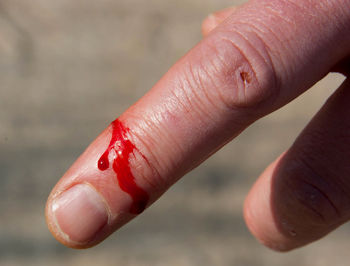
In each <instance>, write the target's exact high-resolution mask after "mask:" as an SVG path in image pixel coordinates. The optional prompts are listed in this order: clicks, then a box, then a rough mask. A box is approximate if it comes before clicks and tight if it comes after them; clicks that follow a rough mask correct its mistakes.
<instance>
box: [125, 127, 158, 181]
mask: <svg viewBox="0 0 350 266" xmlns="http://www.w3.org/2000/svg"><path fill="white" fill-rule="evenodd" d="M144 122H146V126H147V127H149V128H152V132H153V133H154V132H155V131H154V128H155V127H150V126H151V125H150V124H147V123H149V122H148V121H144ZM138 129H139V130H140V131H142V132H143V134H140V135H139V133H137V132H136V131H135V130H132V128H131V129H130V132H131V133H132V136H131V137H130V138H131V139H133V138H135V139H137V140H138V141H139V142H140V143H141V144H142V148H143V149H139V147H137V149H139V150H140V153H141V154H145V152H143V153H142V152H141V151H142V150H146V153H147V155H148V156H147V159H146V160H145V163H146V165H147V166H148V167H149V169H150V171H151V172H152V173H154V172H155V174H156V176H154V175H153V177H154V178H155V180H156V181H157V182H161V184H160V185H159V184H155V182H152V181H150V178H149V177H147V175H146V174H141V176H142V177H143V179H144V180H146V181H147V183H148V184H150V185H151V186H152V187H153V188H158V187H159V186H164V184H165V181H164V180H165V178H162V175H161V174H160V172H159V170H158V167H159V168H160V165H162V164H161V163H160V162H159V159H158V158H157V157H156V156H155V154H154V153H153V149H151V148H150V146H154V145H151V144H148V143H147V141H145V137H141V135H143V136H147V139H148V140H151V139H152V138H151V136H150V135H149V134H147V132H146V131H147V130H145V128H144V127H138ZM151 142H153V143H156V142H155V141H154V140H153V139H152V140H151ZM149 155H150V156H151V158H150V156H149ZM156 165H158V167H156ZM163 165H164V164H163ZM141 168H142V167H141ZM153 177H152V178H153Z"/></svg>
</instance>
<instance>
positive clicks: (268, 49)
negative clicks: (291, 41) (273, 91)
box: [234, 21, 291, 88]
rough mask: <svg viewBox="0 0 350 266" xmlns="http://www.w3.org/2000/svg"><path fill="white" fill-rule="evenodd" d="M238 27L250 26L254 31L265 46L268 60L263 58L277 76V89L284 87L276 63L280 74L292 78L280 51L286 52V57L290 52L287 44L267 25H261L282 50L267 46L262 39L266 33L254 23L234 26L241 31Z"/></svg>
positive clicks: (241, 23)
mask: <svg viewBox="0 0 350 266" xmlns="http://www.w3.org/2000/svg"><path fill="white" fill-rule="evenodd" d="M238 25H244V26H248V27H250V28H252V29H254V31H253V32H254V33H255V36H256V38H258V39H259V40H260V42H261V43H262V44H263V45H262V46H263V49H264V52H265V54H266V55H267V58H265V57H263V58H264V60H265V62H266V64H267V65H270V66H271V68H272V71H273V73H274V76H275V84H276V87H277V88H280V87H282V85H281V84H282V82H281V80H282V78H279V77H278V75H277V71H276V65H275V63H276V62H279V66H278V68H281V71H280V73H283V74H285V75H287V76H291V74H290V73H289V71H287V67H286V64H285V62H284V60H281V59H283V56H282V54H281V52H280V50H283V51H284V52H283V54H284V55H285V54H286V51H287V50H288V49H287V48H286V46H285V43H284V42H282V40H281V39H280V38H279V37H278V34H276V33H275V32H274V31H272V30H271V28H268V27H266V26H265V25H263V24H261V25H263V26H264V27H265V28H266V32H269V34H271V35H272V36H273V37H274V38H275V41H273V43H276V40H277V42H278V44H279V48H280V49H275V50H272V49H271V46H270V45H267V44H266V43H265V41H264V40H263V37H262V36H264V32H263V31H262V30H261V29H260V28H259V27H257V26H256V25H254V23H249V22H243V21H242V22H240V23H239V24H237V25H235V26H234V27H236V31H239V29H238V28H239V27H237V26H238ZM241 34H242V36H244V34H243V33H241ZM265 38H266V37H265ZM276 53H277V55H275V56H273V57H272V56H271V55H274V54H276ZM272 58H278V59H279V60H277V59H275V60H273V59H272ZM283 79H284V80H288V78H286V77H285V76H284V78H283ZM289 79H290V78H289Z"/></svg>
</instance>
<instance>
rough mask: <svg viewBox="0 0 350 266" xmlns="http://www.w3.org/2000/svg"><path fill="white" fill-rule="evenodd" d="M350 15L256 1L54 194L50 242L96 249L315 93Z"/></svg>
mask: <svg viewBox="0 0 350 266" xmlns="http://www.w3.org/2000/svg"><path fill="white" fill-rule="evenodd" d="M349 10H350V8H349V2H348V1H345V0H344V1H335V0H333V1H329V0H327V1H326V0H323V1H320V0H304V1H298V6H296V4H295V3H292V2H291V1H283V0H269V1H267V0H262V1H251V2H249V3H248V4H246V5H245V6H243V7H242V8H240V9H239V10H237V12H235V13H234V14H233V15H232V16H230V17H229V18H228V19H226V20H225V21H224V22H223V23H221V24H220V25H219V26H218V27H217V28H216V29H215V30H214V31H212V32H211V33H210V34H209V35H208V36H207V37H206V38H205V39H203V40H202V41H201V42H200V43H199V44H198V45H197V46H196V47H194V48H193V49H192V50H191V51H190V52H189V53H188V54H187V55H185V56H184V57H183V58H182V59H180V60H179V61H178V62H177V63H176V64H175V65H174V66H173V67H172V68H171V69H170V70H169V71H168V73H167V74H166V75H165V76H164V77H163V78H162V79H161V80H160V81H159V82H158V83H157V84H156V85H155V86H154V87H153V88H152V90H150V91H149V92H148V93H147V94H146V95H145V96H144V97H143V98H142V99H140V100H139V101H138V102H137V103H136V104H134V105H133V106H131V107H130V108H129V109H128V110H127V111H126V112H125V113H124V114H122V115H121V116H120V117H119V118H118V119H117V120H116V121H114V122H112V124H111V125H110V126H109V127H108V128H107V129H106V130H104V131H103V132H102V133H101V135H100V136H98V137H97V139H96V140H95V141H94V142H93V143H92V144H91V145H90V146H89V147H88V148H87V149H86V151H85V152H84V153H83V154H82V155H81V156H80V157H79V159H78V160H77V161H76V162H75V163H74V164H73V166H72V167H71V168H70V169H69V170H68V171H67V173H66V174H65V175H64V176H63V177H62V179H61V180H60V181H59V182H58V184H57V185H56V186H55V187H54V188H53V190H52V192H51V194H50V196H49V199H48V202H47V206H46V216H47V222H48V225H49V228H50V230H51V232H52V233H53V235H54V236H55V237H56V238H57V239H58V240H59V241H61V242H62V243H64V244H65V245H68V246H70V247H74V248H86V247H90V246H93V245H95V244H97V243H99V242H100V241H102V240H103V239H104V238H106V237H107V236H108V235H110V234H111V233H112V232H113V231H115V230H116V229H118V228H119V227H121V226H122V225H123V224H125V223H126V222H128V221H129V220H130V219H132V218H134V217H135V216H136V215H137V214H139V213H141V212H142V211H143V210H144V209H145V208H147V207H148V206H150V205H151V204H152V202H154V201H155V200H156V199H157V198H159V197H160V196H161V195H162V194H163V193H164V192H165V191H166V190H167V189H168V188H169V187H170V186H171V185H172V184H173V183H174V182H176V181H177V180H178V179H179V178H180V177H181V176H183V175H184V174H185V173H186V172H188V171H190V170H191V169H193V168H194V167H196V166H197V165H198V164H200V163H201V162H202V161H203V160H205V159H206V158H207V157H208V156H210V155H211V154H213V153H214V152H215V151H216V150H218V149H219V148H220V147H222V146H223V145H224V144H225V143H227V142H228V141H230V140H231V139H232V138H234V137H235V136H237V135H238V134H239V133H240V132H241V131H242V130H244V128H246V127H247V126H248V125H249V124H251V123H252V122H253V121H255V120H256V119H258V118H260V117H261V116H263V115H266V114H268V113H270V112H272V111H274V110H276V109H277V108H279V107H281V106H283V105H284V104H286V103H287V102H289V101H291V100H292V99H293V98H295V97H296V96H298V95H299V94H301V93H302V92H303V91H305V90H306V89H307V88H309V87H310V86H311V85H312V84H314V83H315V82H316V81H318V80H319V79H320V78H322V77H323V76H324V75H325V74H326V73H327V72H328V71H329V69H331V67H332V66H334V65H335V64H336V63H337V62H338V61H340V60H341V59H342V58H343V57H345V56H346V54H347V53H348V52H349V47H350V45H349V44H350V34H349V33H350V32H349V27H347V25H346V23H347V22H348V21H349V19H350V11H349ZM345 11H347V12H345ZM329 14H332V18H334V20H330V19H329ZM291 21H292V22H293V23H291ZM305 25H307V26H305ZM315 65H317V66H318V67H316V68H315V67H314V66H315Z"/></svg>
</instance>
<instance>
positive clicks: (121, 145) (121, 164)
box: [97, 119, 149, 214]
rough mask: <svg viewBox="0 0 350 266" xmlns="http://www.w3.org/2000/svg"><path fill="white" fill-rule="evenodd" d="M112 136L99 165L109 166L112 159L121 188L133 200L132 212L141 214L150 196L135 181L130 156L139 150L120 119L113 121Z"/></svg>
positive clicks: (105, 167) (102, 166)
mask: <svg viewBox="0 0 350 266" xmlns="http://www.w3.org/2000/svg"><path fill="white" fill-rule="evenodd" d="M111 127H112V138H111V141H110V143H109V145H108V148H107V149H106V151H105V152H104V153H103V154H102V156H101V157H100V159H99V160H98V163H97V166H98V169H100V170H101V171H104V170H107V169H108V168H109V163H110V162H109V160H112V161H113V162H112V167H113V170H114V172H115V173H116V175H117V180H118V183H119V186H120V188H121V189H122V190H123V191H124V192H126V193H128V194H129V195H130V197H131V198H132V200H133V202H132V204H131V207H130V210H129V211H130V213H133V214H139V213H141V212H143V210H144V209H145V207H146V205H147V203H148V200H149V197H148V194H147V193H146V191H144V190H143V189H142V188H140V187H139V186H138V185H137V184H136V183H135V177H134V176H133V174H132V172H131V169H130V165H129V158H130V154H132V153H133V152H134V150H137V149H136V147H135V145H134V144H133V143H132V142H131V141H130V140H129V139H128V136H127V132H128V131H129V129H128V128H126V127H125V126H124V125H123V124H122V123H121V122H120V121H119V120H118V119H116V120H115V121H113V122H112V123H111Z"/></svg>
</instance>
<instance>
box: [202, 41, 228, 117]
mask: <svg viewBox="0 0 350 266" xmlns="http://www.w3.org/2000/svg"><path fill="white" fill-rule="evenodd" d="M208 45H209V46H210V47H211V48H212V49H213V50H215V58H216V59H217V60H218V61H219V62H220V63H221V64H222V65H223V67H222V69H229V66H228V64H227V63H226V60H225V59H223V58H222V56H221V53H220V52H219V51H218V49H217V47H216V45H213V44H212V43H211V42H208ZM211 66H212V67H213V68H214V69H215V71H216V73H221V72H222V71H220V70H219V69H218V67H217V66H216V64H214V63H213V62H211ZM218 76H220V75H218ZM209 77H210V79H211V80H212V83H213V84H215V82H214V80H213V79H212V77H211V76H210V75H209ZM221 82H222V83H223V84H225V80H222V81H221ZM215 87H216V91H217V92H219V89H218V88H217V86H215ZM217 95H218V96H219V99H220V100H221V102H222V103H224V105H225V107H226V108H227V107H228V106H227V104H226V103H225V102H226V100H225V97H224V96H223V94H222V93H218V94H217ZM229 109H230V110H231V109H232V108H231V107H229Z"/></svg>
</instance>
